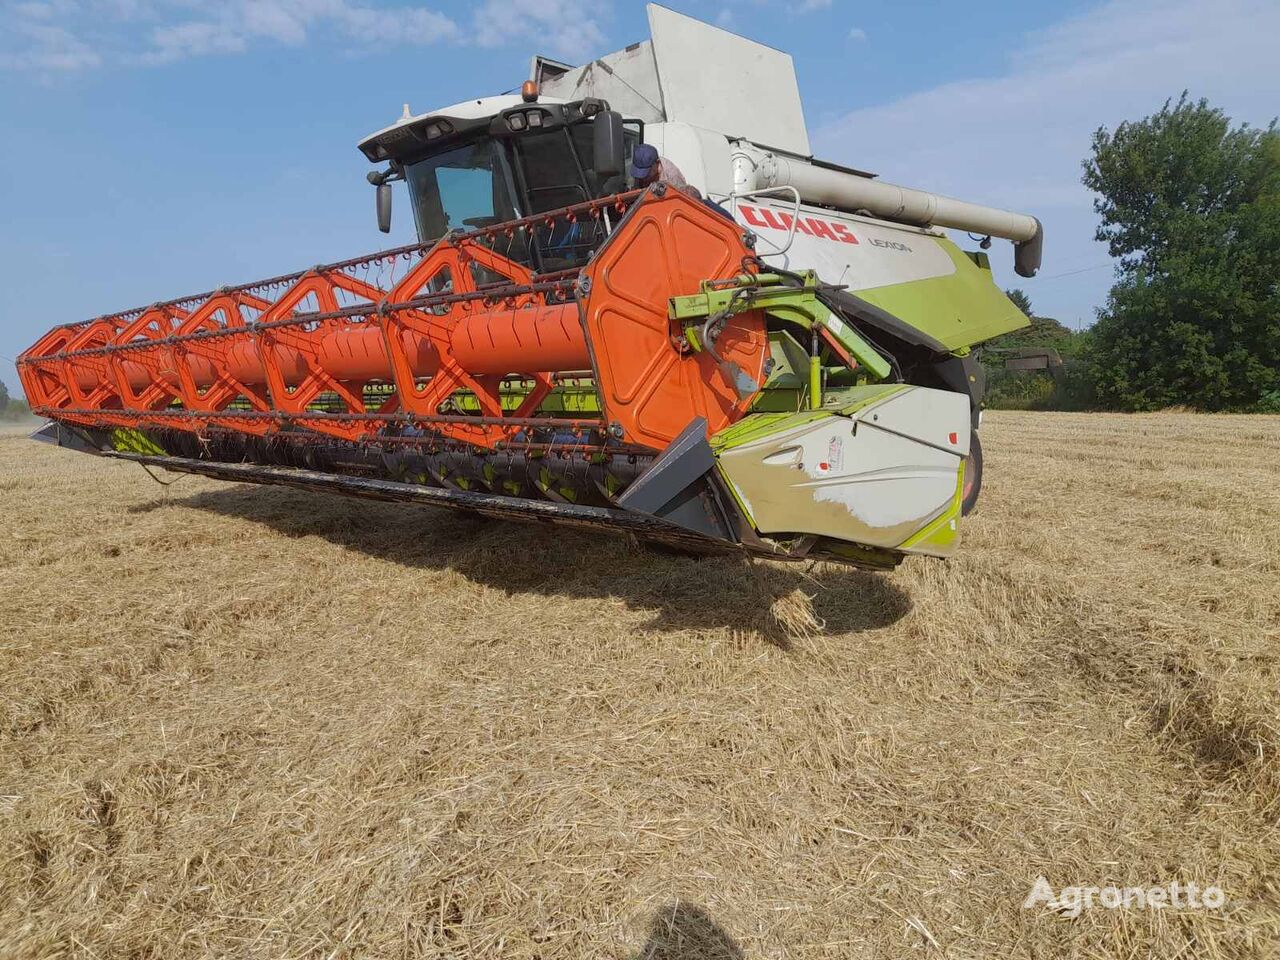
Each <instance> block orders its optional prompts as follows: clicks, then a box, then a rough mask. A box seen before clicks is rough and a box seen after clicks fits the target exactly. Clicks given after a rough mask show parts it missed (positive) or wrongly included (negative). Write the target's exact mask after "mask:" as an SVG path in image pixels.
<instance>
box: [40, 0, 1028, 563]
mask: <svg viewBox="0 0 1280 960" xmlns="http://www.w3.org/2000/svg"><path fill="white" fill-rule="evenodd" d="M649 17H650V24H651V28H652V31H653V37H652V39H651V40H649V41H646V42H644V43H641V44H637V45H632V46H630V47H627V48H626V49H625V50H623V51H620V52H618V53H615V54H610V55H608V56H606V57H604V58H601V59H599V60H596V61H592V63H591V64H588V65H587V66H584V67H579V68H573V67H569V66H567V65H565V64H559V63H555V62H553V61H547V60H542V59H540V58H539V59H536V60H535V61H534V66H533V77H532V78H531V80H530V81H529V82H528V83H526V84H525V85H524V88H523V89H522V91H521V94H520V95H519V96H508V95H503V96H498V97H489V98H483V99H479V100H468V101H464V102H463V103H460V104H455V105H454V106H451V107H446V108H443V109H442V110H440V111H437V112H434V113H430V114H424V115H420V116H413V115H411V114H409V112H408V110H407V108H406V111H405V116H404V117H402V118H401V119H400V120H399V121H398V122H397V123H395V124H393V125H392V126H390V127H387V128H385V129H383V130H380V131H378V132H377V133H374V134H372V135H371V136H369V137H366V138H365V139H364V140H363V141H362V142H361V144H360V149H361V150H362V151H363V152H364V154H365V156H366V157H368V159H369V160H371V161H373V162H375V163H379V164H383V163H385V164H386V167H385V169H381V170H377V171H374V172H373V173H372V174H371V175H370V177H369V180H370V182H371V183H373V184H374V185H375V186H376V187H377V199H378V219H379V226H380V227H382V228H384V229H389V220H390V202H391V190H392V187H391V184H392V183H393V182H400V181H403V182H404V184H405V186H406V187H407V190H408V194H409V200H410V201H411V203H412V207H413V213H414V219H415V221H416V224H417V227H418V236H419V239H420V241H421V242H420V243H417V244H411V245H408V246H402V247H398V248H396V249H392V250H384V251H381V252H379V253H374V254H369V255H367V256H364V257H357V258H355V259H351V260H346V261H343V262H341V263H335V264H328V265H322V266H317V267H314V268H312V269H310V270H304V271H300V272H298V273H294V274H289V275H286V276H280V277H274V278H272V279H269V280H263V281H258V282H254V283H248V284H243V285H240V286H235V287H224V288H220V289H218V290H214V291H211V292H208V293H204V294H200V295H197V296H191V297H186V298H183V299H180V300H170V301H166V302H163V303H156V304H153V305H151V306H149V307H142V308H138V309H134V310H127V311H124V312H121V313H115V314H110V315H107V316H102V317H98V318H97V319H94V320H90V321H86V322H83V323H75V324H69V325H66V326H61V327H57V328H55V329H54V330H52V331H50V332H49V333H48V334H46V335H45V336H44V337H42V338H41V339H40V341H39V342H38V343H36V344H35V346H33V347H32V348H31V349H30V350H27V351H26V352H25V353H24V354H23V355H22V356H21V357H20V358H19V361H18V364H19V374H20V376H21V378H22V383H23V387H24V389H25V391H26V394H27V397H28V399H29V400H30V402H31V405H32V407H33V409H34V410H35V411H36V412H37V413H39V414H42V415H44V416H47V417H49V418H50V419H51V420H52V421H53V423H52V424H50V426H49V427H47V428H45V429H44V430H42V431H41V432H40V434H38V436H40V437H41V438H42V439H48V440H52V441H54V442H58V443H61V444H63V445H65V446H70V447H74V448H76V449H79V450H84V451H86V452H91V453H96V454H101V455H107V456H112V457H119V458H124V459H129V460H134V461H137V462H140V463H143V464H146V465H154V466H159V467H163V468H166V469H169V470H177V471H187V472H192V473H204V474H208V475H211V476H215V477H220V478H224V479H234V480H244V481H249V482H256V483H276V484H291V485H295V486H302V487H308V488H314V489H324V490H332V491H337V492H341V493H348V494H353V495H357V496H366V497H376V498H380V499H392V500H403V501H408V502H420V503H431V504H438V505H442V506H448V507H454V508H458V509H463V510H471V511H475V512H479V513H483V514H486V515H492V516H505V517H515V518H523V519H539V520H552V521H558V522H563V523H570V524H577V525H583V526H589V527H603V528H607V529H612V530H617V531H624V532H629V533H633V534H636V535H637V536H639V537H641V538H642V539H645V540H655V541H663V542H667V543H671V544H675V545H678V546H680V547H682V548H684V549H687V550H693V551H704V552H717V551H721V552H739V553H747V554H750V555H755V556H767V557H779V558H786V559H801V558H814V559H819V558H825V559H831V560H837V561H842V562H847V563H854V564H859V565H863V566H870V567H877V568H884V567H890V566H893V565H894V564H896V563H897V562H898V561H899V560H901V558H902V557H903V556H906V555H908V554H912V553H923V554H931V555H937V556H944V555H946V554H948V553H949V552H950V551H951V550H952V549H953V548H954V546H955V543H956V539H957V528H958V522H959V519H960V517H961V516H962V514H963V513H964V512H966V511H967V509H968V508H970V507H971V506H972V504H973V502H974V500H975V499H976V497H977V493H978V489H979V485H980V480H981V446H980V445H979V444H978V441H977V427H978V422H979V416H978V413H979V407H980V402H981V397H982V386H983V384H982V376H981V368H980V367H979V366H978V365H977V364H976V363H975V362H974V361H973V359H972V357H971V356H969V350H970V348H971V347H972V346H973V345H975V344H977V343H980V342H982V341H984V340H987V339H990V338H991V337H994V336H998V335H999V334H1002V333H1005V332H1008V331H1010V330H1013V329H1017V328H1018V327H1020V326H1023V325H1025V323H1026V322H1027V321H1026V318H1025V317H1023V316H1022V314H1020V313H1019V312H1018V311H1017V309H1016V308H1015V307H1014V306H1013V305H1012V304H1011V303H1010V302H1009V300H1008V298H1006V297H1005V296H1004V295H1003V294H1002V293H1001V292H1000V290H999V289H998V288H997V287H996V285H995V284H994V282H993V281H992V277H991V271H990V266H989V263H988V261H987V257H986V254H985V253H982V252H972V253H966V252H964V251H961V250H960V249H959V248H957V247H956V246H955V244H953V243H952V242H951V241H950V240H949V239H948V238H947V237H946V236H945V234H943V233H942V232H941V231H940V230H938V229H937V227H936V225H935V223H934V221H936V223H937V224H946V225H949V226H956V227H960V228H963V229H968V230H971V231H972V230H976V231H980V232H983V233H987V234H990V235H992V236H999V237H1003V238H1005V239H1008V240H1010V241H1011V242H1012V243H1014V244H1015V269H1017V270H1018V272H1020V273H1023V274H1024V275H1030V274H1034V272H1035V270H1036V269H1037V268H1038V267H1039V260H1040V251H1041V245H1042V232H1041V230H1040V225H1039V221H1037V220H1036V219H1035V218H1034V217H1030V216H1027V215H1025V214H1016V213H1011V212H1009V211H1001V210H996V209H993V208H988V207H981V206H978V205H975V204H969V203H965V202H962V201H958V200H952V199H950V198H946V197H939V196H937V195H934V194H929V193H926V192H924V191H919V190H910V189H908V188H903V187H895V186H893V185H892V184H885V183H883V182H881V181H879V180H876V179H875V177H874V176H873V175H872V174H868V173H864V172H861V171H857V170H852V169H849V168H844V167H839V166H836V165H834V164H829V163H822V162H820V161H817V160H814V159H812V158H810V157H809V156H808V137H807V134H806V133H805V131H804V124H803V116H802V115H800V113H799V96H798V92H797V91H796V89H795V77H794V72H793V70H792V68H791V61H790V58H789V57H787V56H786V55H785V54H781V53H779V52H777V51H774V50H770V49H768V48H765V47H761V46H759V45H757V44H753V43H751V41H747V40H744V39H742V38H739V37H734V36H733V35H732V34H728V33H725V32H724V31H721V30H717V29H715V28H713V27H710V26H708V25H706V24H700V23H698V22H697V21H693V20H689V19H688V18H685V17H682V16H680V15H679V14H675V13H673V12H671V11H668V10H663V9H662V8H660V7H655V6H651V7H650V9H649ZM717 60H723V64H722V68H723V69H724V70H732V71H734V76H735V77H737V78H738V80H737V81H736V83H735V85H734V86H733V88H732V90H731V91H728V92H727V88H725V87H724V85H722V84H719V85H718V84H712V83H709V80H708V78H709V77H710V76H711V74H712V73H714V71H715V68H716V62H715V61H717ZM695 61H696V62H697V64H698V66H697V69H687V67H688V66H689V65H690V64H692V63H694V62H695ZM741 63H751V64H753V66H752V70H751V72H750V73H749V74H742V73H741V71H740V69H739V65H740V64H741ZM597 65H601V66H600V68H599V69H597ZM643 91H649V94H645V93H643ZM606 97H608V98H612V100H613V101H614V102H617V103H618V105H619V106H620V107H621V108H624V109H625V110H626V111H627V115H624V114H623V113H622V112H620V111H619V110H615V109H613V108H612V107H611V105H610V104H611V99H606ZM640 143H646V144H650V145H653V146H654V150H646V151H644V154H645V155H647V156H650V157H651V156H652V155H654V153H655V151H656V152H657V154H659V155H660V156H661V167H662V169H663V170H665V169H666V166H667V165H668V164H669V165H670V167H671V168H672V170H675V169H676V168H679V169H680V170H683V171H684V174H685V175H686V177H685V178H683V179H687V183H688V184H689V186H690V187H691V188H692V189H689V190H687V191H686V190H685V189H682V188H681V187H678V186H673V185H670V184H668V183H666V182H663V181H662V180H661V179H660V180H658V181H657V182H652V180H653V176H652V175H650V173H649V171H653V170H654V169H655V165H654V164H653V163H649V162H648V160H646V163H645V164H632V163H631V158H632V156H633V154H634V153H635V150H636V147H637V145H639V144H640ZM628 172H631V174H632V178H633V180H634V179H635V178H641V177H642V176H643V177H644V179H642V180H641V182H639V183H638V184H637V183H634V182H633V183H628V178H627V173H628ZM669 179H671V180H672V181H673V182H674V183H677V184H679V183H682V182H683V179H682V178H679V177H674V176H673V177H671V178H669ZM646 184H647V185H646ZM704 197H706V198H708V199H704ZM987 245H989V244H984V247H985V246H987Z"/></svg>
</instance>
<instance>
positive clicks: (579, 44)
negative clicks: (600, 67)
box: [474, 0, 610, 60]
mask: <svg viewBox="0 0 1280 960" xmlns="http://www.w3.org/2000/svg"><path fill="white" fill-rule="evenodd" d="M609 9H610V5H609V4H608V3H601V2H598V0H597V2H592V0H485V3H484V4H482V5H481V6H480V8H479V9H478V10H477V11H476V14H475V31H474V33H475V40H476V42H477V43H479V44H480V45H481V46H491V47H496V46H502V45H505V44H507V43H511V42H512V41H519V42H521V43H523V44H524V45H525V46H529V45H534V46H539V47H545V49H546V51H547V52H548V53H551V54H554V55H556V56H560V57H566V58H568V59H570V60H578V59H583V58H585V57H590V56H598V55H599V54H601V53H604V52H605V47H606V43H607V41H606V40H605V35H604V28H603V27H602V25H601V13H602V11H603V12H604V13H606V14H607V13H608V12H609Z"/></svg>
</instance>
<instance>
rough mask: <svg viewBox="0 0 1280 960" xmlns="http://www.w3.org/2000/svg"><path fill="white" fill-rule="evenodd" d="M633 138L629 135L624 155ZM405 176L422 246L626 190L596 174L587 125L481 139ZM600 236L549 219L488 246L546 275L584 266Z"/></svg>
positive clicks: (414, 166) (583, 226)
mask: <svg viewBox="0 0 1280 960" xmlns="http://www.w3.org/2000/svg"><path fill="white" fill-rule="evenodd" d="M637 140H638V136H636V135H634V134H630V133H628V136H627V138H626V145H627V153H628V156H629V154H630V151H631V149H632V148H633V147H634V144H635V142H636V141H637ZM404 172H405V180H406V181H408V185H409V194H410V197H411V199H412V203H413V214H414V219H415V220H416V222H417V226H418V238H419V240H421V241H422V242H423V243H427V242H430V241H432V240H436V239H438V238H440V237H442V236H444V235H445V234H446V233H448V232H449V231H451V230H477V229H480V228H483V227H488V226H492V225H494V224H496V223H503V222H505V221H508V220H517V219H520V218H522V217H529V216H533V215H535V214H539V213H546V212H548V211H551V210H557V209H559V208H561V207H567V206H571V205H573V204H577V203H583V202H585V201H587V200H590V199H592V198H593V197H600V196H606V195H608V194H612V193H620V192H622V191H623V190H625V189H626V181H625V179H624V178H623V177H621V176H614V177H608V178H602V177H599V176H597V174H596V172H595V170H594V169H593V158H592V135H591V125H590V124H585V123H582V124H575V125H573V126H572V127H568V128H566V127H560V128H557V129H552V130H548V131H546V132H544V133H528V134H525V135H523V136H518V137H511V138H507V139H495V138H493V137H490V136H483V137H480V138H479V139H476V140H471V141H469V142H467V143H464V144H460V145H458V146H454V147H450V148H448V149H446V150H442V151H441V152H440V153H437V154H435V155H433V156H429V157H425V158H423V159H421V160H418V161H417V162H415V163H409V164H406V165H405V168H404ZM601 230H602V228H601V227H599V226H598V225H597V224H596V223H595V222H594V221H587V222H586V223H582V222H571V221H569V220H568V219H553V220H550V221H548V222H546V223H545V224H538V225H535V226H533V227H532V228H531V229H530V230H529V231H527V232H526V231H525V230H519V231H515V232H514V233H512V234H507V235H503V236H501V237H494V238H491V242H492V243H493V244H494V246H495V249H496V250H497V251H498V252H499V253H501V254H502V255H503V256H507V257H510V258H511V259H513V260H517V261H519V262H521V263H525V264H528V265H530V266H532V267H533V268H534V269H535V270H537V271H538V272H546V271H549V270H563V269H568V268H571V267H575V266H578V265H580V264H581V263H583V262H585V261H586V258H587V256H588V255H589V254H590V253H591V251H592V250H594V249H595V248H596V247H597V246H599V244H600V242H601V241H602V240H603V239H604V235H603V233H602V232H601ZM530 241H532V242H530Z"/></svg>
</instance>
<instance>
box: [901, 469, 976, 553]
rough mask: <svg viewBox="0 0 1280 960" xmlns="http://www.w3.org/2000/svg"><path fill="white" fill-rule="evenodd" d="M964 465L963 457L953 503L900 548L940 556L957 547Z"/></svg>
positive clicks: (957, 474)
mask: <svg viewBox="0 0 1280 960" xmlns="http://www.w3.org/2000/svg"><path fill="white" fill-rule="evenodd" d="M964 467H965V461H964V460H963V459H962V460H961V461H960V469H959V470H958V471H956V495H955V496H954V497H952V498H951V504H950V505H949V506H948V507H947V509H946V510H944V511H943V512H942V514H941V515H940V516H939V517H938V518H937V519H936V520H934V521H933V522H932V523H930V524H929V525H928V526H927V527H925V528H924V529H923V530H921V531H919V532H918V533H916V534H914V535H913V536H911V537H908V538H907V539H906V540H904V541H903V542H902V544H901V546H899V547H898V549H899V550H906V551H909V552H912V553H916V552H919V553H928V554H931V555H933V556H938V555H939V554H949V553H950V552H951V551H952V550H954V549H955V547H956V542H957V540H959V538H960V533H959V526H960V514H961V512H962V508H963V504H964Z"/></svg>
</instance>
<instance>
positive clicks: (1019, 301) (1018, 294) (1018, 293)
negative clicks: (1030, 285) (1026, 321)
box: [1004, 287, 1035, 317]
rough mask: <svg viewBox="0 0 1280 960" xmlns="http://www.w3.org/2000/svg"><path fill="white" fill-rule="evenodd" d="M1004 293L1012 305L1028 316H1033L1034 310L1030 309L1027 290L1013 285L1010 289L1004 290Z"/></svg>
mask: <svg viewBox="0 0 1280 960" xmlns="http://www.w3.org/2000/svg"><path fill="white" fill-rule="evenodd" d="M1004 295H1005V296H1006V297H1008V298H1009V299H1010V300H1012V301H1013V305H1014V306H1015V307H1017V308H1018V309H1019V310H1021V311H1022V312H1023V313H1025V314H1026V315H1027V316H1028V317H1034V316H1035V311H1034V310H1032V309H1031V298H1030V297H1028V296H1027V291H1025V290H1023V289H1021V288H1019V287H1014V288H1013V289H1012V290H1006V291H1005V292H1004Z"/></svg>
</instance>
